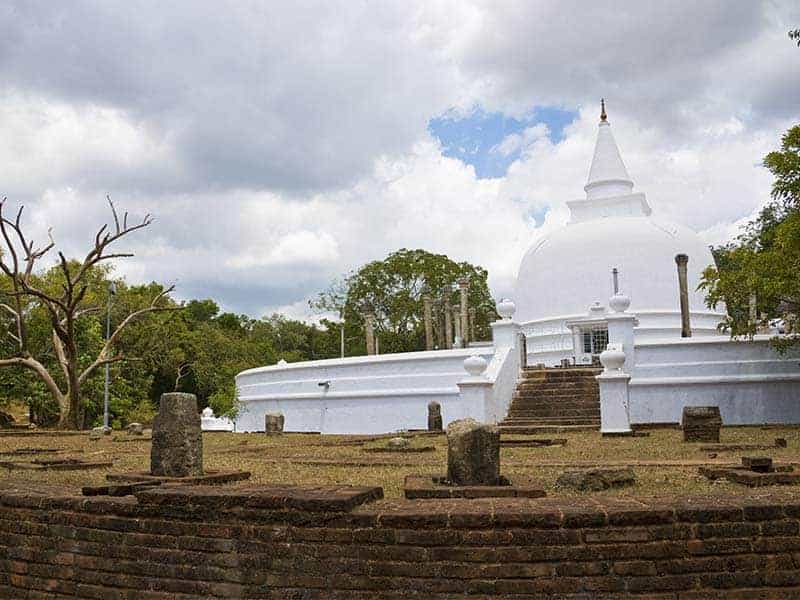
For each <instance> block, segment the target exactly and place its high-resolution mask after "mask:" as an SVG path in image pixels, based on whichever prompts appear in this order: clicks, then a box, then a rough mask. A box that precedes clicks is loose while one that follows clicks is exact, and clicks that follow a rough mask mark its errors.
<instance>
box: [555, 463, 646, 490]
mask: <svg viewBox="0 0 800 600" xmlns="http://www.w3.org/2000/svg"><path fill="white" fill-rule="evenodd" d="M635 483H636V477H635V475H634V473H633V469H631V468H622V469H588V470H583V471H567V472H565V473H562V474H561V475H560V476H559V477H558V479H557V480H556V487H558V488H566V489H572V490H578V491H581V492H588V491H591V492H599V491H601V490H609V489H617V488H623V487H630V486H632V485H634V484H635Z"/></svg>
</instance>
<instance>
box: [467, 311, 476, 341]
mask: <svg viewBox="0 0 800 600" xmlns="http://www.w3.org/2000/svg"><path fill="white" fill-rule="evenodd" d="M476 313H477V311H476V310H475V307H474V306H471V307H470V309H469V339H470V340H471V341H473V342H474V341H475V340H476V339H477V338H476V337H475V315H476Z"/></svg>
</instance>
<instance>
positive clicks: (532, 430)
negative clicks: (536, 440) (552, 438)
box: [499, 424, 600, 435]
mask: <svg viewBox="0 0 800 600" xmlns="http://www.w3.org/2000/svg"><path fill="white" fill-rule="evenodd" d="M499 428H500V433H501V434H508V435H514V434H517V435H539V434H541V433H570V432H573V431H599V430H600V425H599V424H598V425H502V424H501V425H500V426H499Z"/></svg>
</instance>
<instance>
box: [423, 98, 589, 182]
mask: <svg viewBox="0 0 800 600" xmlns="http://www.w3.org/2000/svg"><path fill="white" fill-rule="evenodd" d="M577 116H578V113H577V111H571V110H563V109H560V108H556V107H552V106H541V107H537V108H535V109H533V110H532V111H531V112H530V114H529V115H526V116H525V117H522V118H520V119H517V118H514V117H508V116H506V115H504V114H503V113H499V112H494V113H487V112H485V111H483V110H481V109H475V110H474V111H472V113H470V114H469V115H467V116H466V117H454V116H453V115H450V114H447V113H445V114H444V115H442V116H439V117H436V118H434V119H431V120H430V121H429V122H428V130H429V131H430V132H431V134H432V135H434V136H435V137H437V138H438V139H439V141H440V142H441V144H442V148H443V151H444V155H445V156H448V157H450V158H457V159H459V160H460V161H462V162H464V163H466V164H468V165H472V166H473V167H474V168H475V173H476V175H477V176H478V178H479V179H487V178H491V177H502V176H503V175H505V174H506V172H507V171H508V167H509V166H510V165H511V163H512V162H514V161H515V160H517V159H518V158H519V156H520V149H519V148H518V149H516V150H514V151H513V152H509V153H507V154H506V153H503V152H499V151H498V150H497V146H498V144H500V143H501V142H502V141H503V140H504V139H505V138H506V137H507V136H509V135H513V134H516V133H521V132H523V131H524V130H525V129H527V128H528V127H531V126H533V125H536V124H537V123H544V124H546V125H547V127H548V129H549V130H550V139H551V141H553V142H554V143H557V142H560V141H561V140H562V139H563V138H564V127H566V126H567V125H569V124H570V123H572V121H574V120H575V119H576V118H577Z"/></svg>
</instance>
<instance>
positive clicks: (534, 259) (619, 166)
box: [514, 103, 724, 363]
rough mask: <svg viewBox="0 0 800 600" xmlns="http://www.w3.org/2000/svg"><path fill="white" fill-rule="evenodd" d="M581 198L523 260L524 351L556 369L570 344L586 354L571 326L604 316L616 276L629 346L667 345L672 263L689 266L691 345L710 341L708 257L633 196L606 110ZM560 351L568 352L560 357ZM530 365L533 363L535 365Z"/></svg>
mask: <svg viewBox="0 0 800 600" xmlns="http://www.w3.org/2000/svg"><path fill="white" fill-rule="evenodd" d="M584 190H585V191H586V198H585V199H581V200H573V201H571V202H567V206H568V207H569V209H570V213H571V218H570V221H569V222H568V224H567V225H566V226H564V227H563V228H561V229H559V230H557V231H555V232H553V233H551V234H550V235H547V236H545V237H543V238H541V239H539V240H537V241H536V242H535V243H534V244H533V245H532V246H531V248H530V249H529V250H528V252H527V253H526V254H525V256H524V258H523V259H522V264H521V265H520V269H519V275H518V277H517V284H516V290H515V293H514V301H515V302H516V306H517V314H516V319H517V321H518V322H519V323H521V325H522V327H523V330H524V331H525V332H526V333H527V335H528V351H529V352H530V353H533V354H534V355H538V358H539V359H541V362H545V363H553V362H557V360H558V359H560V358H566V357H568V356H569V355H570V354H572V355H573V356H574V355H575V354H574V353H573V352H572V349H573V343H574V342H576V341H578V340H579V339H580V338H581V337H583V338H586V340H588V341H585V342H584V340H581V342H580V344H581V346H584V345H585V346H586V349H587V350H588V349H589V347H590V346H591V345H592V344H591V340H589V338H588V337H587V336H585V335H583V333H581V332H580V327H577V326H576V322H575V321H576V319H577V320H580V319H585V317H586V316H587V314H589V313H590V312H591V313H594V315H595V316H599V315H602V313H603V305H604V304H606V303H607V299H608V298H609V297H610V296H611V295H612V294H613V293H614V290H613V283H612V281H613V280H612V269H615V268H616V269H617V270H618V271H619V288H620V291H622V292H624V293H625V294H626V295H628V296H629V297H630V299H631V306H630V311H631V312H634V313H635V314H636V315H637V316H638V319H639V326H638V328H637V339H640V340H642V339H656V338H661V337H674V335H675V332H678V333H679V332H680V329H681V316H680V305H679V295H678V277H677V271H676V264H675V256H676V255H677V254H686V255H688V257H689V264H688V283H689V306H690V310H691V323H692V332H693V335H694V336H703V335H718V331H717V325H718V324H719V322H720V321H721V320H722V319H723V317H724V314H723V313H721V312H716V311H710V310H708V309H707V308H706V306H705V303H704V293H703V291H702V290H701V291H698V290H697V286H698V284H699V283H700V280H701V276H702V272H703V270H704V269H705V268H706V267H708V266H709V265H712V264H714V259H713V257H712V255H711V251H710V250H709V248H708V246H707V245H706V244H705V242H703V240H702V239H700V237H699V236H698V235H697V234H696V233H695V232H693V231H692V230H690V229H688V228H687V227H683V226H681V225H678V224H676V223H672V222H669V221H666V220H663V219H660V218H658V217H657V216H654V215H653V214H652V213H653V211H652V210H651V208H650V205H649V204H648V203H647V199H646V198H645V195H644V194H643V193H641V192H639V193H634V191H633V181H632V180H631V178H630V176H629V175H628V171H627V169H626V168H625V164H624V163H623V161H622V157H621V156H620V153H619V149H618V148H617V144H616V142H615V141H614V136H613V135H612V133H611V126H610V124H609V122H608V119H607V117H606V112H605V103H603V108H602V110H601V115H600V125H599V129H598V134H597V144H596V146H595V151H594V157H593V159H592V165H591V168H590V169H589V180H588V181H587V183H586V185H585V186H584ZM598 302H599V305H598V304H596V303H598ZM592 305H595V306H594V308H593V310H592V311H589V308H590V306H592ZM718 310H723V311H724V307H721V306H720V307H718ZM587 327H590V324H589V323H587ZM584 333H588V329H587V331H586V332H584ZM589 337H591V336H589ZM596 342H597V343H595V344H594V345H595V349H599V348H602V347H604V342H603V339H602V333H601V334H600V335H599V336H598V339H597V340H596ZM567 348H569V350H570V352H569V353H568V354H565V353H564V351H565V350H566V349H567ZM578 354H580V352H578ZM591 354H596V353H595V352H588V351H587V352H586V353H584V355H583V356H582V357H576V358H578V360H579V362H585V361H586V360H590V359H591ZM531 358H532V359H533V360H536V361H537V362H539V360H538V359H537V356H532V357H531ZM581 358H582V359H583V360H582V361H581Z"/></svg>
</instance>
